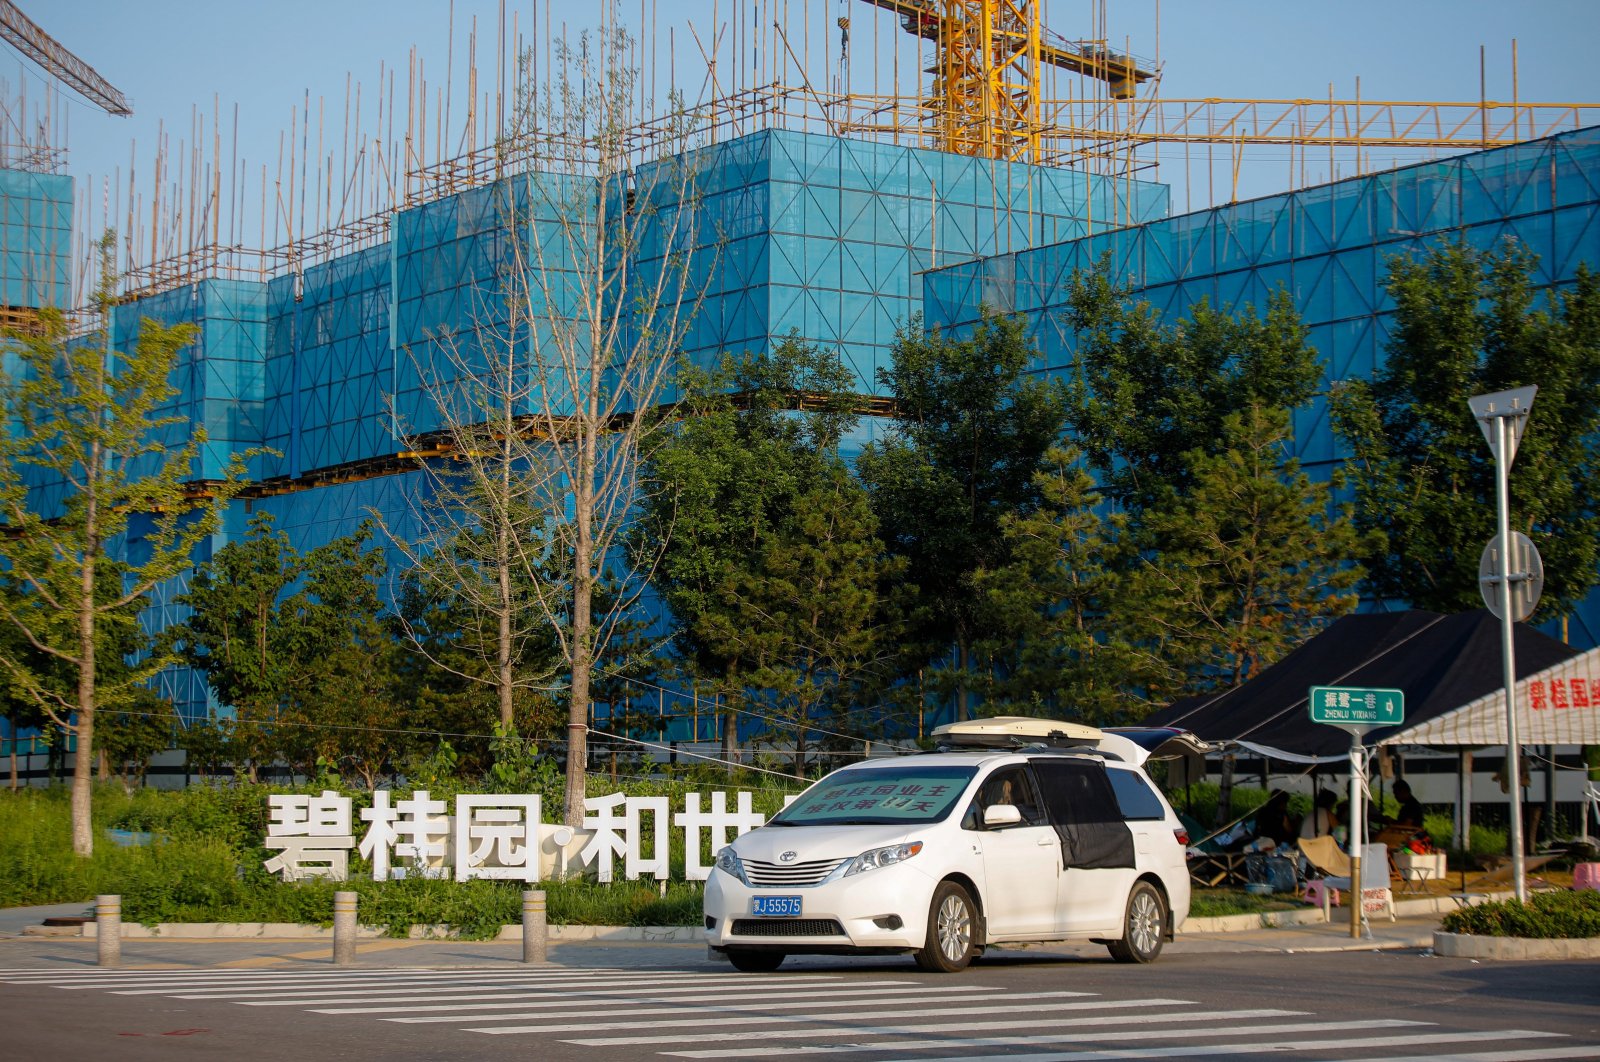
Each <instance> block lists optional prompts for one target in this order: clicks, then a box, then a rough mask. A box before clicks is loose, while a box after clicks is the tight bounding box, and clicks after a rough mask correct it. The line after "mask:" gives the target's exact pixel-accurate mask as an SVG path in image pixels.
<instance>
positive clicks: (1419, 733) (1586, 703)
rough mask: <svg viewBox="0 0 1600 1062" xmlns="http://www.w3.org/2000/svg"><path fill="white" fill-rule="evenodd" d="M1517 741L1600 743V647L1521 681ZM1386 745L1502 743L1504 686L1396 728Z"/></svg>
mask: <svg viewBox="0 0 1600 1062" xmlns="http://www.w3.org/2000/svg"><path fill="white" fill-rule="evenodd" d="M1517 741H1518V742H1519V743H1520V744H1523V745H1600V648H1596V649H1591V650H1589V651H1588V652H1587V653H1582V654H1580V655H1578V656H1575V657H1572V658H1571V659H1570V660H1564V661H1562V662H1561V663H1559V664H1556V665H1554V666H1552V667H1548V668H1545V669H1544V670H1543V671H1539V672H1536V673H1534V674H1532V675H1529V676H1527V677H1526V678H1524V679H1522V680H1520V681H1519V682H1518V683H1517ZM1382 743H1383V744H1385V745H1457V746H1467V747H1477V746H1483V745H1504V744H1505V743H1506V697H1505V690H1504V689H1497V690H1495V691H1494V692H1493V693H1490V694H1486V695H1484V696H1482V697H1479V698H1478V699H1477V700H1475V701H1469V702H1468V703H1467V704H1464V705H1462V706H1461V707H1460V708H1457V709H1456V710H1455V711H1453V712H1446V713H1445V714H1444V715H1439V716H1435V717H1434V718H1432V719H1429V720H1427V721H1426V722H1422V723H1418V724H1417V725H1416V726H1414V727H1407V728H1406V729H1403V730H1399V731H1396V732H1395V733H1393V734H1390V735H1388V736H1387V737H1385V738H1384V739H1383V741H1382Z"/></svg>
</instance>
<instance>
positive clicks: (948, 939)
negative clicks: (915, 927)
mask: <svg viewBox="0 0 1600 1062" xmlns="http://www.w3.org/2000/svg"><path fill="white" fill-rule="evenodd" d="M977 938H978V908H977V905H976V904H974V903H973V902H972V895H971V894H970V893H968V892H967V890H966V889H964V888H962V887H961V886H960V885H958V884H956V883H955V882H953V881H941V882H940V883H939V887H938V888H937V889H934V890H933V903H932V904H931V905H930V906H929V910H928V938H927V942H926V943H925V944H924V945H923V946H922V948H921V949H919V950H918V951H917V952H916V954H915V958H916V960H917V965H918V966H920V967H922V968H923V969H924V970H932V971H933V972H934V973H955V972H956V971H958V970H964V969H966V967H967V964H969V963H970V962H972V960H973V958H974V957H975V956H976V954H977V951H978V946H977V944H976V943H975V941H976V940H977Z"/></svg>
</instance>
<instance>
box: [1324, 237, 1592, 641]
mask: <svg viewBox="0 0 1600 1062" xmlns="http://www.w3.org/2000/svg"><path fill="white" fill-rule="evenodd" d="M1537 261H1538V258H1537V256H1536V255H1534V254H1533V253H1532V252H1530V251H1529V250H1528V249H1527V248H1526V247H1524V246H1523V245H1521V244H1518V243H1516V242H1514V241H1509V240H1508V241H1507V242H1505V243H1503V244H1502V245H1500V246H1499V247H1498V248H1495V249H1493V250H1487V251H1485V250H1477V249H1474V248H1471V247H1468V246H1466V245H1464V244H1461V243H1455V244H1447V245H1443V246H1440V247H1436V248H1434V249H1433V250H1431V251H1430V252H1428V253H1427V254H1426V255H1424V256H1422V257H1420V258H1394V259H1391V260H1390V262H1389V277H1388V280H1387V282H1386V284H1387V289H1388V292H1389V295H1390V297H1391V298H1393V300H1394V304H1395V314H1394V326H1393V328H1392V329H1391V331H1390V337H1389V341H1388V343H1387V344H1386V348H1385V349H1386V360H1385V363H1384V365H1383V367H1382V368H1381V369H1380V370H1379V371H1378V373H1377V375H1376V376H1375V377H1374V378H1373V380H1372V381H1371V382H1370V383H1368V382H1366V381H1360V380H1352V381H1346V382H1344V383H1342V384H1340V385H1338V386H1337V387H1336V388H1335V389H1334V392H1333V415H1334V420H1333V424H1334V430H1335V432H1336V433H1337V434H1338V436H1339V438H1340V439H1342V440H1343V441H1344V442H1345V443H1346V444H1348V445H1349V447H1350V449H1351V451H1352V453H1353V459H1352V463H1353V465H1354V467H1355V469H1356V470H1357V474H1356V475H1355V477H1354V486H1355V497H1356V521H1357V523H1358V525H1359V526H1360V527H1362V528H1363V529H1368V530H1373V531H1380V532H1382V538H1381V540H1378V539H1375V540H1374V541H1375V543H1377V544H1375V546H1374V548H1373V549H1372V550H1371V551H1370V552H1369V553H1368V554H1367V555H1366V557H1365V558H1364V559H1365V562H1366V566H1367V572H1368V576H1367V585H1368V587H1369V588H1370V589H1371V591H1372V592H1373V593H1374V594H1376V595H1377V596H1379V597H1383V598H1394V599H1400V600H1404V601H1408V602H1410V603H1411V604H1413V605H1415V606H1417V607H1419V608H1427V609H1434V610H1437V611H1442V612H1456V611H1462V610H1466V609H1472V608H1478V607H1480V600H1479V596H1478V582H1477V574H1478V572H1477V565H1478V558H1479V555H1480V554H1481V553H1482V551H1483V547H1484V546H1485V545H1487V544H1488V541H1489V539H1490V538H1492V537H1493V536H1494V533H1495V493H1494V462H1493V459H1492V457H1491V456H1490V453H1489V449H1488V447H1487V445H1485V443H1484V439H1483V435H1482V433H1481V432H1480V431H1479V429H1478V425H1477V422H1476V421H1475V420H1474V419H1473V417H1472V413H1471V410H1470V409H1469V407H1468V405H1467V399H1468V398H1470V397H1471V396H1473V395H1476V394H1484V393H1489V392H1493V391H1502V390H1507V389H1509V388H1513V387H1521V386H1525V385H1528V384H1535V385H1537V386H1538V388H1539V394H1538V397H1537V399H1536V400H1535V403H1534V408H1533V413H1532V415H1531V416H1529V417H1528V421H1527V427H1526V430H1525V433H1524V435H1523V437H1522V441H1521V444H1520V446H1519V448H1518V450H1517V456H1516V463H1515V464H1514V465H1513V467H1512V476H1511V491H1512V505H1511V510H1512V512H1511V516H1512V527H1513V529H1514V530H1521V531H1522V532H1524V533H1525V534H1527V535H1528V536H1529V537H1530V538H1532V539H1533V541H1534V543H1535V544H1536V545H1537V546H1538V548H1539V553H1540V555H1541V557H1542V558H1543V560H1544V570H1545V584H1544V593H1543V596H1542V598H1541V601H1540V607H1539V610H1538V612H1537V614H1536V617H1537V618H1541V619H1543V618H1549V617H1553V616H1557V615H1560V614H1562V613H1564V612H1567V611H1569V610H1571V609H1572V608H1573V607H1574V606H1575V605H1576V604H1577V603H1578V602H1579V601H1581V600H1583V599H1584V598H1585V597H1586V596H1587V595H1588V594H1589V592H1590V591H1591V590H1592V589H1593V588H1594V586H1595V585H1596V582H1597V581H1600V507H1597V503H1596V501H1595V491H1594V484H1595V483H1596V482H1600V404H1597V403H1596V402H1595V394H1596V393H1597V392H1600V281H1597V279H1596V277H1595V275H1594V274H1593V273H1591V272H1590V271H1589V270H1588V268H1587V267H1580V269H1579V271H1578V274H1577V277H1576V278H1575V280H1574V282H1573V284H1572V286H1571V287H1569V288H1566V289H1564V290H1561V291H1559V292H1551V293H1548V294H1546V293H1541V292H1540V291H1539V290H1538V289H1537V287H1536V285H1535V282H1534V279H1533V270H1534V267H1535V265H1536V263H1537Z"/></svg>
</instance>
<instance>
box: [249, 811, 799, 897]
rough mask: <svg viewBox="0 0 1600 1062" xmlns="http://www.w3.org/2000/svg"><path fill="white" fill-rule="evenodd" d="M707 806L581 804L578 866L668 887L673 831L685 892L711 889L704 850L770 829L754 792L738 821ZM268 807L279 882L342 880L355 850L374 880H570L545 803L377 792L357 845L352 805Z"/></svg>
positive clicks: (562, 833)
mask: <svg viewBox="0 0 1600 1062" xmlns="http://www.w3.org/2000/svg"><path fill="white" fill-rule="evenodd" d="M701 795H702V794H700V793H689V794H687V795H686V796H685V797H684V807H683V810H682V811H679V812H677V813H676V814H674V813H673V812H672V810H671V808H670V807H669V804H668V800H667V798H666V797H664V796H657V797H631V796H627V795H626V794H623V793H612V794H610V795H609V796H603V797H591V798H589V799H587V800H585V801H584V810H585V816H584V820H583V827H584V830H585V832H586V834H587V840H586V842H585V843H584V846H583V849H582V851H581V853H580V854H579V856H578V859H579V861H580V862H582V863H584V864H592V865H593V867H594V871H595V874H596V876H597V877H598V878H599V879H600V880H601V881H613V880H615V877H616V862H617V860H618V858H620V859H621V860H622V872H623V876H624V877H625V878H626V879H627V880H629V881H636V880H638V879H639V878H641V877H645V876H647V875H648V876H650V877H654V878H657V879H660V880H665V879H666V878H667V876H668V873H669V871H668V861H667V855H668V850H669V844H668V841H669V838H670V836H671V832H670V831H671V829H672V827H674V826H677V827H678V828H679V829H681V830H682V831H683V840H684V851H685V853H686V864H687V865H686V867H685V874H686V876H687V877H688V879H689V880H690V881H704V880H705V879H706V878H707V877H708V876H710V873H711V870H710V867H709V866H708V865H707V864H706V862H705V861H704V858H703V851H704V845H705V842H706V841H708V840H709V850H710V852H711V853H712V854H713V855H714V854H715V853H716V851H717V850H718V849H719V848H722V847H723V846H724V845H726V844H727V843H728V842H729V841H730V840H732V838H733V837H737V836H739V835H740V834H743V833H746V832H748V831H750V830H753V829H755V828H756V827H757V826H760V825H761V824H762V823H763V822H765V821H766V818H765V816H763V815H761V814H760V813H759V812H756V811H753V810H751V794H750V793H748V792H740V793H738V794H736V796H735V800H734V809H733V810H732V811H730V810H728V794H727V793H726V792H723V791H720V790H718V791H715V792H713V793H711V801H710V804H711V806H710V810H702V803H701ZM267 799H268V810H269V813H270V821H269V822H268V824H267V838H266V841H265V847H267V848H269V849H274V850H276V851H277V854H276V855H274V856H273V857H272V858H271V859H269V860H267V861H266V863H265V865H266V868H267V869H268V870H269V871H271V872H273V873H274V874H281V875H282V877H283V880H284V881H299V880H301V879H304V878H309V877H326V878H331V879H333V880H336V881H343V880H345V879H346V878H347V877H348V876H349V869H350V867H349V861H350V851H351V849H355V850H356V851H357V853H358V854H359V855H361V856H362V857H363V858H365V859H366V860H367V861H368V862H370V863H371V864H372V877H373V879H374V880H377V881H387V880H389V879H391V878H399V877H405V876H418V877H438V878H444V877H454V878H455V880H457V881H467V880H468V879H470V878H498V879H502V880H511V881H539V880H540V879H541V878H542V877H544V876H546V875H545V874H544V873H542V871H544V870H546V869H547V867H551V866H554V867H557V868H559V870H558V873H561V874H562V876H564V872H565V869H566V868H565V861H564V858H562V857H564V855H565V851H566V849H565V846H566V845H568V844H569V843H570V842H571V841H572V839H573V833H572V831H571V830H569V829H567V828H566V827H565V826H561V825H554V826H552V825H549V824H546V823H545V822H543V821H542V816H541V806H540V799H539V797H538V796H534V795H510V796H496V795H488V794H480V793H461V794H458V795H457V796H456V798H455V802H454V804H453V806H452V805H451V804H448V803H446V802H445V801H444V800H436V799H434V798H433V796H432V795H431V794H430V793H429V792H428V791H427V790H425V789H420V790H416V791H414V792H413V793H412V794H411V796H410V797H409V798H402V799H398V800H396V799H393V795H392V794H391V793H390V792H389V790H387V789H379V790H375V791H374V792H373V794H372V804H371V806H370V807H365V808H362V809H361V815H360V818H361V821H362V822H363V823H364V824H365V828H366V832H365V834H364V835H363V836H362V838H361V841H360V843H359V844H357V842H356V838H355V835H354V831H353V830H352V828H351V824H352V819H353V815H352V803H353V802H352V800H351V798H350V797H347V796H341V795H339V794H338V793H334V792H330V791H324V792H323V793H322V795H321V796H319V797H311V796H299V795H293V794H290V795H284V796H272V797H268V798H267ZM790 799H793V798H790ZM730 834H731V836H730Z"/></svg>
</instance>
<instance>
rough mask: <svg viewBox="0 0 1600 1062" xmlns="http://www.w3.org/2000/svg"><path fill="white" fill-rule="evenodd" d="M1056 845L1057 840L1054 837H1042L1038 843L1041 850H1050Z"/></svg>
mask: <svg viewBox="0 0 1600 1062" xmlns="http://www.w3.org/2000/svg"><path fill="white" fill-rule="evenodd" d="M1055 843H1056V839H1055V838H1054V837H1041V838H1039V842H1038V844H1039V847H1040V848H1049V847H1050V846H1051V845H1053V844H1055Z"/></svg>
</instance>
